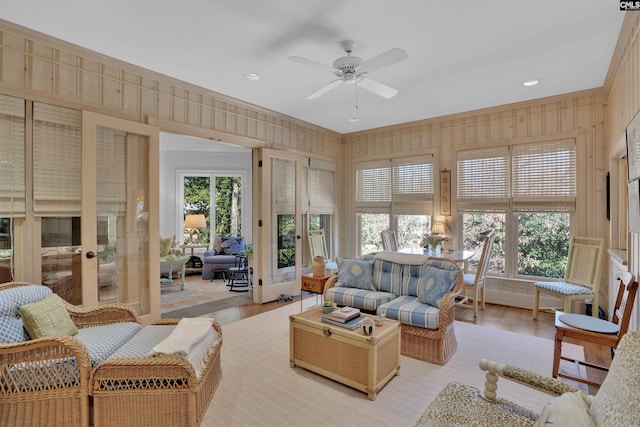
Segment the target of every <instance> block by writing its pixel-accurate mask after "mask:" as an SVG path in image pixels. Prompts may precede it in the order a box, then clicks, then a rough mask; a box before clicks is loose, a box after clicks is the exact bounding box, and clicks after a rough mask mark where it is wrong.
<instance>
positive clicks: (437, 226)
mask: <svg viewBox="0 0 640 427" xmlns="http://www.w3.org/2000/svg"><path fill="white" fill-rule="evenodd" d="M431 232H432V233H433V234H444V225H443V224H442V223H441V222H436V223H434V224H433V227H431Z"/></svg>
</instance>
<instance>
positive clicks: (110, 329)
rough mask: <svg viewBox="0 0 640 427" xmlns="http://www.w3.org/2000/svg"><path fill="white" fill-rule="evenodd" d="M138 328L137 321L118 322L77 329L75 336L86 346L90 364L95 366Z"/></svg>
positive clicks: (120, 345) (121, 344)
mask: <svg viewBox="0 0 640 427" xmlns="http://www.w3.org/2000/svg"><path fill="white" fill-rule="evenodd" d="M139 330H140V324H139V323H135V322H120V323H112V324H109V325H101V326H93V327H90V328H81V329H78V334H77V335H75V338H77V339H79V340H80V341H81V342H82V343H83V344H84V345H85V346H86V347H87V349H88V350H89V356H90V357H91V366H93V367H95V366H97V365H98V364H99V363H101V362H103V361H104V360H106V359H107V357H109V356H110V355H111V354H112V353H114V352H115V351H116V350H117V349H119V348H120V347H122V346H123V345H124V343H126V342H127V341H128V340H129V339H130V338H131V337H132V336H134V335H135V334H136V332H138V331H139Z"/></svg>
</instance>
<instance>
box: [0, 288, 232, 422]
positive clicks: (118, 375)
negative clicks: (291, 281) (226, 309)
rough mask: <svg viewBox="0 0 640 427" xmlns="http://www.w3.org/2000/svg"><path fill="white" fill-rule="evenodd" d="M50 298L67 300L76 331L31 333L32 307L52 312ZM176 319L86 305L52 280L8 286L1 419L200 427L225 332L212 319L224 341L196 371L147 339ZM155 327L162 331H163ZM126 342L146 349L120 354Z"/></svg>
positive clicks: (0, 362) (2, 301) (1, 296)
mask: <svg viewBox="0 0 640 427" xmlns="http://www.w3.org/2000/svg"><path fill="white" fill-rule="evenodd" d="M51 300H54V301H55V302H56V303H57V301H59V304H63V310H66V313H67V314H68V317H67V319H65V320H66V321H67V322H69V323H70V324H71V327H72V328H73V329H74V330H76V329H77V333H75V334H74V332H75V331H73V332H68V333H67V329H65V330H64V331H63V332H61V333H59V334H57V333H56V334H51V335H48V336H42V337H40V338H36V339H31V336H30V335H31V334H33V333H34V331H31V332H27V329H28V330H32V329H33V326H28V321H30V320H31V317H30V314H31V312H30V311H27V310H26V307H29V306H33V304H36V305H37V307H36V309H34V310H33V313H35V312H48V311H49V307H45V308H44V309H43V308H42V306H41V304H43V303H45V302H48V301H51ZM25 316H27V317H25ZM69 319H70V321H69ZM177 322H178V321H177V320H162V321H159V322H158V324H157V325H151V326H147V327H144V328H143V327H142V326H141V325H140V323H139V321H138V318H137V316H136V314H135V312H133V311H132V310H131V309H129V308H128V307H125V306H121V305H114V304H112V305H106V306H102V307H99V308H95V309H82V308H78V307H74V306H72V305H70V304H68V303H65V302H64V301H62V300H61V299H60V298H59V297H58V296H56V295H53V294H52V292H51V289H49V288H48V287H46V286H42V285H33V284H30V283H21V282H9V283H4V284H1V285H0V425H2V426H26V425H28V426H51V425H55V426H89V425H91V419H92V418H93V425H94V426H96V427H97V426H105V425H113V426H129V425H139V426H147V425H154V426H163V425H167V426H169V425H180V426H197V425H198V424H199V423H200V421H201V420H202V416H203V414H204V411H205V410H206V408H207V406H208V404H209V402H210V400H211V398H212V396H213V393H214V391H215V389H216V387H217V385H218V383H219V381H220V378H221V370H220V348H221V345H222V334H221V330H220V326H219V325H218V324H217V323H215V322H213V324H212V327H213V328H214V329H215V331H216V333H217V335H218V337H219V340H218V341H217V342H216V344H215V346H212V348H211V349H210V351H208V353H207V356H206V358H205V359H204V363H203V368H202V370H201V372H200V375H196V374H195V372H194V369H193V367H192V365H191V364H190V363H188V362H187V361H185V360H184V358H181V357H150V356H147V354H149V351H148V349H145V347H144V345H142V346H141V345H140V343H141V342H143V341H144V342H145V345H147V346H153V345H155V344H156V343H158V342H159V340H160V339H161V337H162V334H164V336H166V335H167V334H168V333H170V330H171V329H172V328H174V327H175V325H176V323H177ZM43 323H45V324H49V326H50V327H57V326H51V324H52V323H58V322H53V321H52V318H51V317H48V318H47V319H46V322H43ZM59 323H63V324H64V323H65V321H61V322H59ZM23 324H24V326H23ZM155 328H158V330H160V329H162V331H160V335H158V334H155V333H154V332H155V331H156V329H155ZM36 332H42V331H41V330H40V329H38V330H37V331H36ZM150 332H151V334H150ZM35 336H38V335H35ZM125 348H127V349H128V351H130V352H131V351H132V349H138V350H141V351H143V353H138V354H137V355H133V356H132V355H131V353H129V354H127V355H123V354H120V355H118V352H119V351H121V350H122V349H125ZM123 379H126V380H127V381H123ZM105 408H108V409H105ZM92 411H93V417H92ZM167 411H169V414H170V415H167ZM123 416H124V419H123ZM160 418H161V419H160ZM149 422H151V424H148V423H149Z"/></svg>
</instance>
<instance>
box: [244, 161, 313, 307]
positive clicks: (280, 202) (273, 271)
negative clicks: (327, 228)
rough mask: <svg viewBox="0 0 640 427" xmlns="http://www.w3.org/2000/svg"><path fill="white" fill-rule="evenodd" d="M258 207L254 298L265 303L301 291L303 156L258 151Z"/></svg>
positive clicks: (254, 258)
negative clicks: (259, 223)
mask: <svg viewBox="0 0 640 427" xmlns="http://www.w3.org/2000/svg"><path fill="white" fill-rule="evenodd" d="M258 157H259V163H261V164H262V167H258V170H257V176H259V185H260V192H259V203H258V205H259V209H260V211H261V213H260V217H261V218H262V226H261V227H260V230H259V233H254V236H255V235H256V234H257V235H258V238H257V244H254V251H255V253H254V255H253V263H254V268H255V272H254V273H255V277H256V279H254V280H257V281H258V283H259V286H258V287H257V292H254V300H255V301H256V302H260V303H264V302H269V301H273V300H276V299H278V297H279V296H280V295H281V294H287V295H298V294H299V293H300V274H301V272H300V269H301V265H302V264H303V262H302V243H303V241H302V216H301V209H300V205H301V194H300V192H299V191H298V189H299V188H300V182H301V179H302V178H301V177H302V159H301V158H299V157H297V156H294V155H289V154H288V153H282V152H278V151H274V150H269V149H262V150H259V156H258Z"/></svg>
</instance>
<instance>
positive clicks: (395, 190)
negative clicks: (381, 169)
mask: <svg viewBox="0 0 640 427" xmlns="http://www.w3.org/2000/svg"><path fill="white" fill-rule="evenodd" d="M391 170H392V192H391V202H392V213H393V214H407V215H425V214H427V213H430V212H433V192H434V171H433V156H420V157H413V158H410V159H406V158H400V159H392V160H391Z"/></svg>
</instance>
